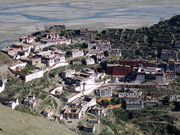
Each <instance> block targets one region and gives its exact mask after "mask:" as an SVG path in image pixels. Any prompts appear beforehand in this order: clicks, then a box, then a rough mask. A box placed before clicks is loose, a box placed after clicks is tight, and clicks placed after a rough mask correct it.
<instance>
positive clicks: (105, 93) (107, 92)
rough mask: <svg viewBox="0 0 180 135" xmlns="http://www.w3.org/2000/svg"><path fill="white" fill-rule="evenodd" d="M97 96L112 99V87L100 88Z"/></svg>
mask: <svg viewBox="0 0 180 135" xmlns="http://www.w3.org/2000/svg"><path fill="white" fill-rule="evenodd" d="M96 94H97V95H98V96H100V97H112V89H111V88H110V87H100V88H98V89H97V90H96Z"/></svg>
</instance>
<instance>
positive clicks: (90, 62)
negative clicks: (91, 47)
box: [85, 58, 95, 65]
mask: <svg viewBox="0 0 180 135" xmlns="http://www.w3.org/2000/svg"><path fill="white" fill-rule="evenodd" d="M85 63H86V65H91V64H95V61H94V59H92V58H88V59H86V60H85Z"/></svg>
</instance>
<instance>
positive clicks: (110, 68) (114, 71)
mask: <svg viewBox="0 0 180 135" xmlns="http://www.w3.org/2000/svg"><path fill="white" fill-rule="evenodd" d="M131 71H132V68H131V66H123V65H117V64H115V65H112V64H111V65H109V64H108V65H107V67H106V74H109V75H117V76H126V75H128V74H130V73H131Z"/></svg>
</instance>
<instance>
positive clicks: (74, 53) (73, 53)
mask: <svg viewBox="0 0 180 135" xmlns="http://www.w3.org/2000/svg"><path fill="white" fill-rule="evenodd" d="M70 54H71V56H72V57H81V56H84V52H83V50H79V49H73V50H71V51H70Z"/></svg>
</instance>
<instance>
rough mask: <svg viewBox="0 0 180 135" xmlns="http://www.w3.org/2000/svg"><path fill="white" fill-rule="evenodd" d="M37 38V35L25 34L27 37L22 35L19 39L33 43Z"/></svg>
mask: <svg viewBox="0 0 180 135" xmlns="http://www.w3.org/2000/svg"><path fill="white" fill-rule="evenodd" d="M35 39H36V37H35V36H25V37H20V38H19V41H20V42H23V43H32V42H34V40H35Z"/></svg>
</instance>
